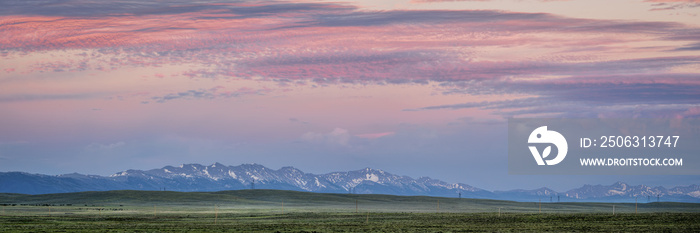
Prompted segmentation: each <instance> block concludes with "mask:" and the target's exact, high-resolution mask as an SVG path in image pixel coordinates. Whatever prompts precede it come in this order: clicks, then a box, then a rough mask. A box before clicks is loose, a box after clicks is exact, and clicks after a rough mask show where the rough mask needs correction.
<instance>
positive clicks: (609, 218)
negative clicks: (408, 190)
mask: <svg viewBox="0 0 700 233" xmlns="http://www.w3.org/2000/svg"><path fill="white" fill-rule="evenodd" d="M438 203H439V204H438ZM0 204H2V207H3V209H2V212H0V232H42V231H43V232H95V231H99V232H124V231H128V232H212V231H215V232H218V231H226V232H276V231H280V232H314V231H316V232H474V231H476V232H484V231H488V232H523V231H530V232H541V231H556V232H561V231H566V232H571V231H577V232H581V231H587V232H590V231H594V232H595V231H598V232H601V231H602V232H609V231H617V232H620V231H623V232H660V231H673V232H698V231H700V204H693V203H666V202H662V203H640V204H638V205H637V206H636V212H635V204H634V203H572V202H568V203H550V202H542V203H541V205H540V203H539V202H511V201H498V200H484V199H469V198H461V199H459V198H439V197H424V196H392V195H354V194H320V193H307V192H295V191H280V190H238V191H223V192H201V193H196V192H163V191H107V192H81V193H66V194H46V195H21V194H0ZM438 205H439V207H438ZM613 205H614V206H615V215H613V213H612V211H613ZM499 211H500V213H499Z"/></svg>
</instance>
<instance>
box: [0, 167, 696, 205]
mask: <svg viewBox="0 0 700 233" xmlns="http://www.w3.org/2000/svg"><path fill="white" fill-rule="evenodd" d="M253 186H254V188H256V189H277V190H294V191H307V192H317V193H355V194H391V195H411V196H416V195H424V196H440V197H459V196H460V195H461V197H464V198H487V199H499V200H513V201H533V200H538V199H542V200H543V201H553V202H556V201H603V202H608V201H609V202H633V201H634V199H635V198H637V199H638V201H640V202H647V201H651V202H653V201H656V200H657V198H658V200H659V201H677V202H697V203H700V186H698V185H689V186H678V187H674V188H671V189H666V188H664V187H648V186H645V185H638V186H630V185H628V184H626V183H623V182H617V183H614V184H612V185H608V186H606V185H584V186H582V187H580V188H576V189H572V190H569V191H567V192H556V191H554V190H551V189H548V188H539V189H534V190H510V191H493V192H492V191H487V190H483V189H479V188H476V187H473V186H470V185H467V184H463V183H456V184H450V183H447V182H444V181H441V180H437V179H432V178H429V177H420V178H418V179H413V178H411V177H408V176H399V175H394V174H391V173H388V172H385V171H382V170H379V169H372V168H365V169H360V170H355V171H347V172H331V173H327V174H321V175H316V174H311V173H304V172H303V171H301V170H299V169H296V168H294V167H283V168H280V169H279V170H274V169H270V168H267V167H265V166H263V165H259V164H242V165H239V166H226V165H223V164H220V163H214V164H212V165H210V166H204V165H200V164H183V165H180V166H165V167H163V168H160V169H151V170H147V171H143V170H126V171H122V172H118V173H115V174H113V175H110V176H106V177H105V176H96V175H82V174H77V173H72V174H64V175H57V176H49V175H41V174H29V173H24V172H4V173H0V193H22V194H47V193H67V192H81V191H107V190H154V191H157V190H168V191H183V192H193V191H197V192H211V191H222V190H240V189H251V188H253Z"/></svg>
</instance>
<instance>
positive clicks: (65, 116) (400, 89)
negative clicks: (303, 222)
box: [0, 0, 700, 191]
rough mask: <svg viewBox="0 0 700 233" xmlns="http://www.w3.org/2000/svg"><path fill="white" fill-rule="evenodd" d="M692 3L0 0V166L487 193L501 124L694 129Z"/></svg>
mask: <svg viewBox="0 0 700 233" xmlns="http://www.w3.org/2000/svg"><path fill="white" fill-rule="evenodd" d="M699 14H700V1H698V0H616V1H609V0H462V1H459V0H454V1H441V0H403V1H363V0H358V1H342V2H340V1H263V2H256V1H208V0H202V1H190V0H187V1H185V0H163V1H133V0H116V1H99V0H59V1H53V0H52V1H48V0H46V1H42V0H36V1H24V0H5V1H1V2H0V172H7V171H23V172H29V173H41V174H50V175H57V174H65V173H73V172H78V173H82V174H95V175H110V174H114V173H117V172H119V171H123V170H127V169H144V170H145V169H153V168H161V167H163V166H167V165H179V164H187V163H199V164H204V165H210V164H213V163H215V162H220V163H223V164H226V165H239V164H243V163H258V164H262V165H265V166H267V167H270V168H273V169H279V168H281V167H284V166H294V167H296V168H299V169H301V170H302V171H304V172H309V173H315V174H324V173H330V172H335V171H348V170H359V169H362V168H365V167H371V168H375V169H382V170H384V171H387V172H390V173H393V174H398V175H408V176H411V177H413V178H418V177H421V176H429V177H431V178H436V179H440V180H444V181H447V182H452V183H457V182H459V183H465V184H469V185H472V186H475V187H479V188H483V189H487V190H510V189H516V188H523V189H534V188H539V187H544V186H546V187H549V188H552V189H554V190H556V191H566V190H568V189H571V188H576V187H579V186H581V185H583V184H612V183H614V182H616V181H624V182H628V183H630V184H633V185H638V184H644V185H650V186H666V187H673V186H676V185H690V184H700V177H698V176H532V175H530V176H517V175H508V171H507V170H508V169H507V144H508V142H507V134H508V132H507V119H508V118H511V117H515V118H524V117H549V118H647V117H656V118H698V117H699V116H700V16H699Z"/></svg>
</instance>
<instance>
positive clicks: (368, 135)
mask: <svg viewBox="0 0 700 233" xmlns="http://www.w3.org/2000/svg"><path fill="white" fill-rule="evenodd" d="M395 133H396V132H382V133H368V134H356V135H355V136H356V137H359V138H366V139H376V138H381V137H385V136H389V135H394V134H395Z"/></svg>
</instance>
